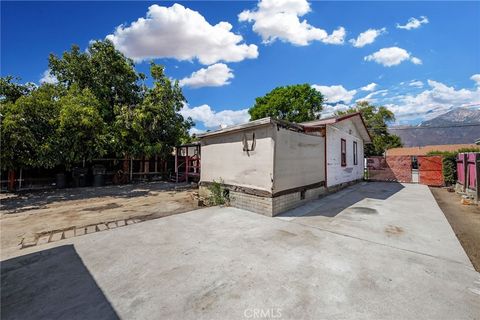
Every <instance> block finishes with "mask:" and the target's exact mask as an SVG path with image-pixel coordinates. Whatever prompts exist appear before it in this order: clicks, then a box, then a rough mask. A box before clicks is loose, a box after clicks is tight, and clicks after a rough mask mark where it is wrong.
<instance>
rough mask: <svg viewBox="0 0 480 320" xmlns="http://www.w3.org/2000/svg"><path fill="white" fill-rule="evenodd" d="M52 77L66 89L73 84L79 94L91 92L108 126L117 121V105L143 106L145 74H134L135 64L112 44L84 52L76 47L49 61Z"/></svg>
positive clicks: (92, 45)
mask: <svg viewBox="0 0 480 320" xmlns="http://www.w3.org/2000/svg"><path fill="white" fill-rule="evenodd" d="M49 67H50V70H51V73H52V74H53V75H54V76H55V77H56V78H57V79H58V81H59V82H60V83H62V84H64V85H65V86H67V88H69V87H70V86H72V85H73V84H75V85H77V86H78V87H79V88H80V90H83V89H87V88H88V89H90V91H91V92H92V93H93V94H94V95H95V97H96V98H97V99H98V101H99V106H98V107H99V108H100V109H99V111H100V113H101V115H102V117H103V119H104V120H105V121H106V122H110V121H113V120H114V108H115V106H116V105H131V106H133V105H135V104H137V103H139V102H140V100H141V94H142V88H141V86H140V85H139V84H138V81H139V80H141V79H143V78H144V76H143V75H142V74H138V73H137V72H136V71H135V68H134V64H133V61H132V60H131V59H128V58H126V57H125V56H124V55H123V54H122V53H121V52H120V51H118V50H116V49H115V47H114V45H113V43H112V42H111V41H109V40H103V41H94V42H92V43H90V45H89V47H88V50H87V51H86V52H82V51H81V50H80V48H79V47H78V46H77V45H73V46H72V48H71V50H70V52H64V53H63V55H62V57H61V58H59V57H57V56H55V55H53V54H51V55H50V57H49Z"/></svg>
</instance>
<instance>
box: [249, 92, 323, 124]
mask: <svg viewBox="0 0 480 320" xmlns="http://www.w3.org/2000/svg"><path fill="white" fill-rule="evenodd" d="M323 101H324V98H323V95H322V94H321V93H320V92H318V91H317V90H315V89H313V88H312V87H311V86H310V85H309V84H297V85H291V86H285V87H277V88H275V89H273V90H272V91H270V92H269V93H267V94H266V95H265V96H263V97H258V98H256V99H255V105H254V106H253V107H252V108H250V110H248V113H249V114H250V120H257V119H261V118H264V117H273V118H276V119H281V120H286V121H291V122H304V121H310V120H315V119H318V118H319V115H320V112H321V111H322V109H323Z"/></svg>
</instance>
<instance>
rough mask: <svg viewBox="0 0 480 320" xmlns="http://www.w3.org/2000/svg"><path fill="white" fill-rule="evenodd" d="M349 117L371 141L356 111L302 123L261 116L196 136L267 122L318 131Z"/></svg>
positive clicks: (305, 130) (255, 125) (221, 132)
mask: <svg viewBox="0 0 480 320" xmlns="http://www.w3.org/2000/svg"><path fill="white" fill-rule="evenodd" d="M347 119H351V120H352V121H353V122H354V125H355V127H356V128H357V129H358V131H359V132H360V134H361V136H362V138H363V140H364V141H365V142H366V143H371V142H372V138H371V137H370V133H369V132H368V129H367V127H366V125H365V122H364V121H363V118H362V115H361V114H360V113H359V112H357V113H351V114H348V115H345V116H338V117H330V118H325V119H320V120H314V121H308V122H302V123H298V124H297V123H293V122H288V121H284V120H277V119H273V118H270V117H267V118H262V119H258V120H254V121H250V122H247V123H242V124H238V125H234V126H229V127H226V128H223V129H218V130H215V131H210V132H204V133H199V134H197V137H198V138H200V139H202V138H205V137H209V136H214V135H219V134H225V133H230V132H236V131H242V130H247V129H252V128H256V127H260V126H264V125H268V124H277V125H280V126H283V127H284V128H288V129H290V130H294V131H298V132H305V133H308V132H313V131H319V130H320V128H323V127H325V126H326V125H329V124H334V123H337V122H340V121H343V120H347Z"/></svg>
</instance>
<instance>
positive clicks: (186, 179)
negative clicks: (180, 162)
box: [185, 147, 189, 183]
mask: <svg viewBox="0 0 480 320" xmlns="http://www.w3.org/2000/svg"><path fill="white" fill-rule="evenodd" d="M185 150H186V151H185V182H186V183H188V162H189V161H188V147H186V148H185Z"/></svg>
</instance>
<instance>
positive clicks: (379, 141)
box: [337, 101, 402, 156]
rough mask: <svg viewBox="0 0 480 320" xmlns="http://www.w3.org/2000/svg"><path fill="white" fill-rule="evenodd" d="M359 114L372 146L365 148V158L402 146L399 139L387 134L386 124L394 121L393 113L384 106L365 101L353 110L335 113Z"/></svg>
mask: <svg viewBox="0 0 480 320" xmlns="http://www.w3.org/2000/svg"><path fill="white" fill-rule="evenodd" d="M355 112H360V113H361V114H362V116H363V119H364V120H365V124H366V125H367V128H368V131H369V132H370V135H371V136H372V144H370V145H366V146H365V156H375V155H382V154H383V153H384V152H385V150H387V149H390V148H396V147H401V146H402V141H401V140H400V137H399V136H397V135H394V134H390V133H389V132H388V126H387V125H388V123H391V122H393V121H395V115H394V114H393V112H391V111H390V110H388V109H387V108H385V107H384V106H374V105H371V104H369V103H368V102H367V101H360V102H358V103H357V105H356V106H355V107H353V108H350V109H347V110H345V111H339V112H337V115H345V114H350V113H355Z"/></svg>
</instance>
